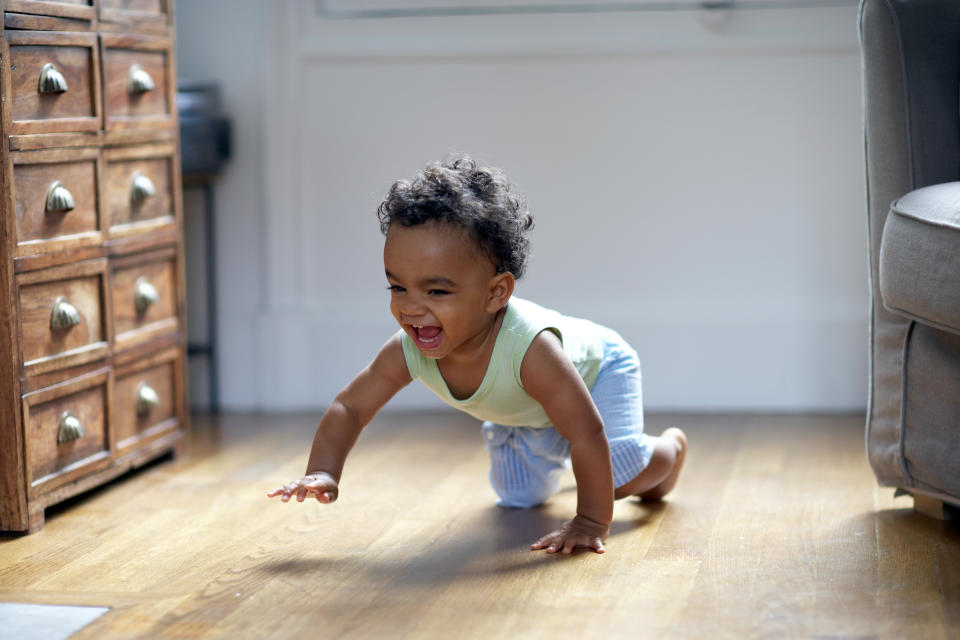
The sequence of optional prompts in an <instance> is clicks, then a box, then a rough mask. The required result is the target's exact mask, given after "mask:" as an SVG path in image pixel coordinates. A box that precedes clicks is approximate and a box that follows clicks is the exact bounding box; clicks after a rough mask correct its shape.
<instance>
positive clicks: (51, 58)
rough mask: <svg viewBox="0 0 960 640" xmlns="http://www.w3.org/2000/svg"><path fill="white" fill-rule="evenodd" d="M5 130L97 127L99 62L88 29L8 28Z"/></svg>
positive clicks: (22, 130) (50, 130)
mask: <svg viewBox="0 0 960 640" xmlns="http://www.w3.org/2000/svg"><path fill="white" fill-rule="evenodd" d="M6 38H7V41H8V42H9V44H10V58H9V64H10V69H9V72H10V95H11V97H12V101H11V102H12V122H11V125H10V133H13V134H21V133H54V132H63V131H97V130H99V129H100V69H99V67H100V64H99V60H100V58H99V53H98V51H97V39H96V38H97V37H96V35H95V34H90V33H60V32H46V31H7V32H6Z"/></svg>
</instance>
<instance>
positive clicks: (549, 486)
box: [483, 330, 653, 507]
mask: <svg viewBox="0 0 960 640" xmlns="http://www.w3.org/2000/svg"><path fill="white" fill-rule="evenodd" d="M608 331H609V333H607V334H605V336H604V352H603V362H602V363H601V366H600V373H599V374H598V376H597V380H596V382H595V383H594V385H593V389H592V390H591V391H590V396H591V397H592V398H593V402H594V404H596V406H597V410H598V411H599V412H600V417H601V418H602V419H603V428H604V431H605V432H606V434H607V441H608V443H609V446H610V458H611V462H612V463H613V485H614V487H620V486H623V485H624V484H626V483H627V482H629V481H630V480H632V479H633V478H634V477H636V476H637V474H639V473H640V472H641V471H643V470H644V469H646V467H647V465H648V464H649V463H650V457H651V455H652V454H653V447H652V446H651V442H650V438H649V436H647V435H646V434H645V433H644V432H643V393H642V390H641V386H640V359H639V358H638V357H637V352H636V351H634V350H633V348H632V347H631V346H630V345H628V344H627V343H626V341H624V339H623V338H621V337H620V336H619V334H617V333H616V332H614V331H612V330H608ZM483 437H484V440H485V441H486V447H487V451H489V452H490V484H491V485H493V490H494V491H495V492H496V493H497V496H498V497H499V500H498V504H499V505H500V506H503V507H532V506H535V505H538V504H540V503H542V502H544V501H545V500H546V499H547V498H549V497H550V496H552V495H553V494H554V493H556V492H557V490H558V489H559V487H560V477H561V476H562V475H563V472H564V471H565V470H566V469H568V468H569V467H570V442H569V441H567V439H566V438H564V437H563V436H561V435H560V433H559V432H557V430H556V429H555V428H553V427H540V428H533V427H506V426H503V425H499V424H494V423H492V422H484V423H483Z"/></svg>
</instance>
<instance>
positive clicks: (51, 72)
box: [37, 62, 67, 95]
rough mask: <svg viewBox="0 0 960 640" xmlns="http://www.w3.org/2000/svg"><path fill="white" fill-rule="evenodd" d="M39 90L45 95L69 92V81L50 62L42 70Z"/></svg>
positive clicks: (38, 84) (38, 85)
mask: <svg viewBox="0 0 960 640" xmlns="http://www.w3.org/2000/svg"><path fill="white" fill-rule="evenodd" d="M37 90H38V91H39V92H40V93H42V94H44V95H48V94H51V93H64V92H66V90H67V79H66V78H64V77H63V74H62V73H60V70H59V69H57V67H56V66H55V65H54V64H53V63H52V62H48V63H46V64H45V65H43V67H42V68H41V69H40V81H39V82H38V83H37Z"/></svg>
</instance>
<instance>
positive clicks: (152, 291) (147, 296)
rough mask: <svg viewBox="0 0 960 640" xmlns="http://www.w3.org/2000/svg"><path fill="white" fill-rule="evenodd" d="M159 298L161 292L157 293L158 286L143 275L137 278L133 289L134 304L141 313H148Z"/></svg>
mask: <svg viewBox="0 0 960 640" xmlns="http://www.w3.org/2000/svg"><path fill="white" fill-rule="evenodd" d="M158 300H160V294H158V293H157V288H156V287H155V286H153V285H152V284H151V283H150V281H149V280H147V279H146V278H144V277H143V276H141V277H139V278H137V281H136V283H135V284H134V291H133V306H134V307H135V308H136V309H137V313H139V314H141V315H142V314H144V313H146V312H147V309H149V308H150V306H151V305H153V304H156V303H157V301H158Z"/></svg>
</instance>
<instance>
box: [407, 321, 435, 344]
mask: <svg viewBox="0 0 960 640" xmlns="http://www.w3.org/2000/svg"><path fill="white" fill-rule="evenodd" d="M410 328H411V329H413V337H414V340H415V341H416V343H417V345H419V346H421V347H424V348H427V349H429V348H430V347H435V346H436V345H437V344H438V343H439V342H440V336H441V334H443V330H442V329H441V328H440V327H425V326H423V325H422V324H412V325H410Z"/></svg>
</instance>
